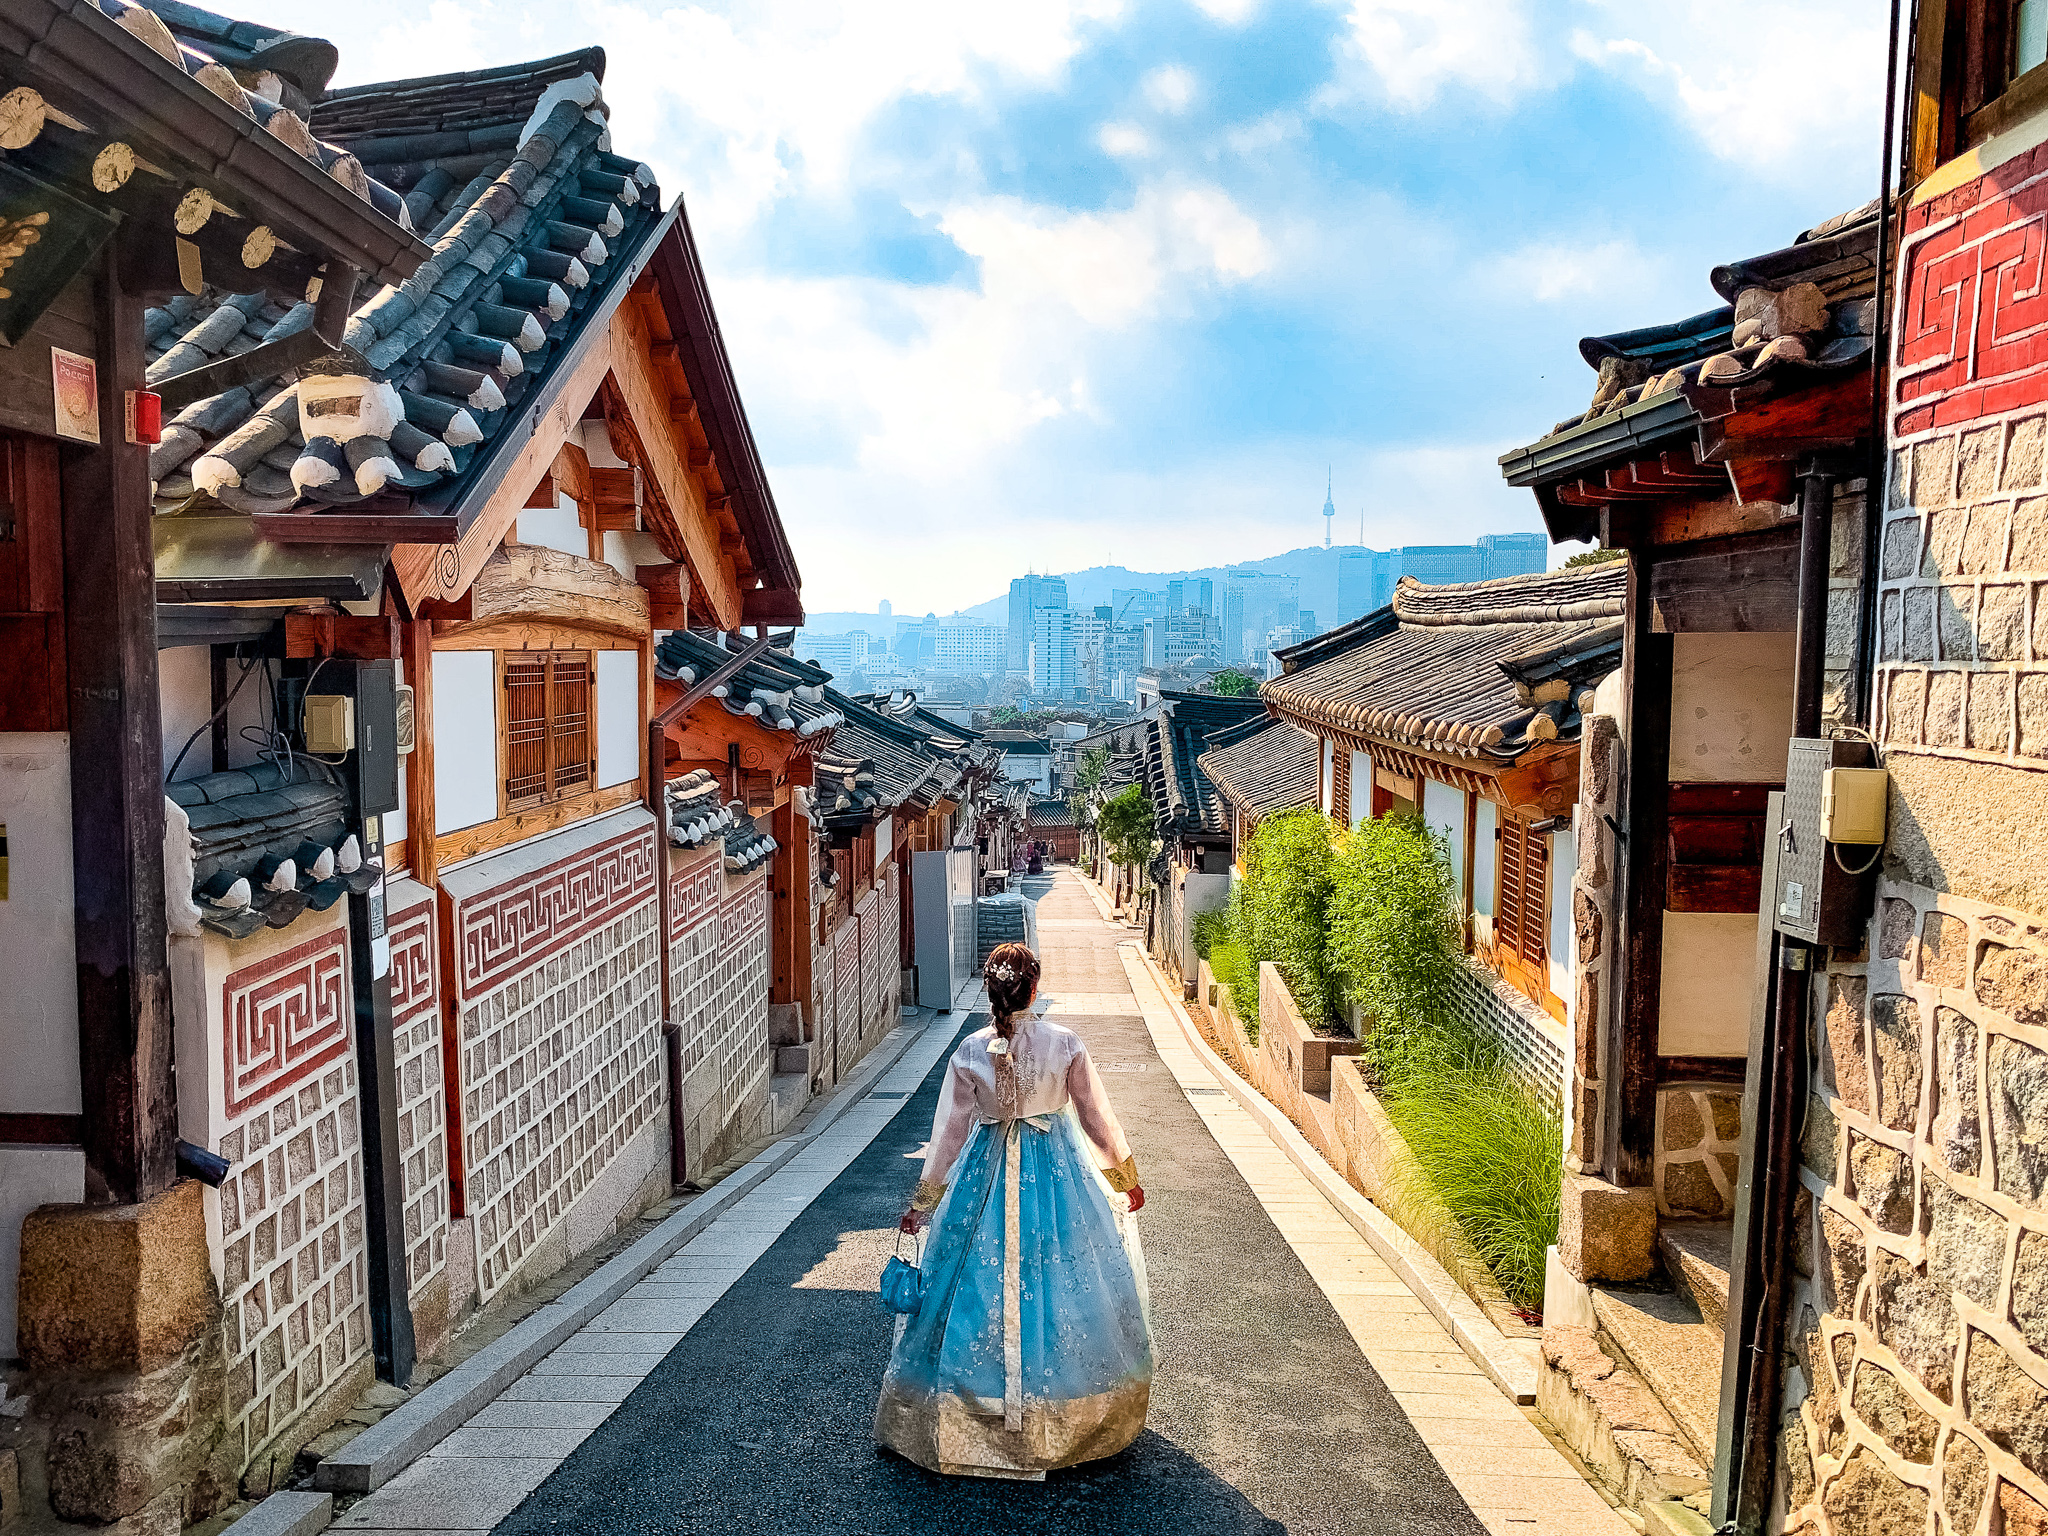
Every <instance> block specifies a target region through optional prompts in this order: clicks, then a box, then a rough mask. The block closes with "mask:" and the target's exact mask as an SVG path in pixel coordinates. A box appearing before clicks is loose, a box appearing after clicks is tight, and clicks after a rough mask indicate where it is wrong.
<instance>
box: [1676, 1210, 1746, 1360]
mask: <svg viewBox="0 0 2048 1536" xmlns="http://www.w3.org/2000/svg"><path fill="white" fill-rule="evenodd" d="M1734 1243H1735V1223H1733V1222H1732V1221H1661V1222H1659V1223H1658V1224H1657V1248H1658V1251H1659V1252H1661V1253H1662V1254H1663V1256H1664V1271H1665V1273H1666V1274H1668V1275H1670V1277H1671V1283H1672V1284H1673V1285H1675V1286H1677V1287H1678V1289H1680V1290H1681V1291H1683V1292H1685V1294H1686V1295H1688V1296H1690V1297H1691V1298H1692V1304H1693V1305H1694V1306H1696V1307H1698V1308H1699V1309H1700V1320H1701V1321H1702V1322H1704V1323H1705V1324H1706V1325H1707V1326H1708V1327H1709V1328H1711V1329H1713V1330H1714V1331H1715V1332H1716V1333H1724V1334H1725V1332H1726V1329H1725V1326H1724V1324H1723V1319H1725V1318H1726V1317H1727V1316H1728V1265H1729V1262H1730V1252H1731V1250H1732V1249H1733V1247H1734Z"/></svg>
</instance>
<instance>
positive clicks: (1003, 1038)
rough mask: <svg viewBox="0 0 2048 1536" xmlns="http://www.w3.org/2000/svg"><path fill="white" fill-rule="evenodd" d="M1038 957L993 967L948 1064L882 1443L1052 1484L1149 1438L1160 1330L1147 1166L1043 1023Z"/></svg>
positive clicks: (888, 1378)
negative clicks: (913, 1289) (921, 1259)
mask: <svg viewBox="0 0 2048 1536" xmlns="http://www.w3.org/2000/svg"><path fill="white" fill-rule="evenodd" d="M1038 972H1039V968H1038V957H1037V956H1035V955H1034V954H1032V953H1031V951H1030V950H1029V949H1028V948H1026V947H1025V946H1024V945H1022V944H1004V945H1000V946H999V947H998V948H997V949H996V951H995V952H994V953H993V954H992V955H990V956H989V959H988V964H987V966H986V967H985V968H984V970H983V977H984V979H985V980H986V981H987V983H988V999H989V1008H990V1011H991V1012H992V1013H993V1015H994V1022H993V1023H992V1024H990V1025H989V1027H988V1028H986V1029H980V1030H977V1031H975V1032H974V1033H973V1034H971V1035H969V1036H968V1037H967V1038H966V1039H965V1040H963V1041H961V1042H960V1044H959V1046H958V1048H956V1049H955V1050H954V1052H953V1059H952V1061H951V1062H950V1063H949V1064H948V1066H947V1069H946V1082H945V1086H944V1088H943V1089H941V1091H940V1094H939V1108H938V1115H937V1117H936V1119H935V1120H934V1121H933V1124H932V1138H931V1145H930V1148H929V1150H928V1152H927V1154H926V1157H925V1164H924V1175H923V1178H922V1179H921V1181H920V1182H919V1184H918V1186H917V1193H916V1195H915V1196H914V1197H913V1198H912V1200H911V1203H910V1208H909V1209H908V1210H907V1211H905V1212H904V1213H903V1220H902V1229H903V1230H904V1231H905V1232H909V1233H916V1232H918V1231H920V1230H922V1229H923V1228H924V1227H925V1225H926V1224H927V1223H930V1224H931V1228H932V1230H931V1238H930V1242H929V1243H928V1244H927V1246H926V1251H925V1263H924V1265H923V1268H924V1271H925V1275H926V1277H927V1281H926V1289H925V1293H924V1298H923V1300H922V1302H921V1303H920V1304H919V1306H918V1309H917V1311H915V1312H912V1313H909V1314H907V1315H905V1316H904V1317H903V1318H902V1319H901V1321H900V1322H899V1324H898V1331H897V1335H896V1347H895V1350H894V1352H893V1353H892V1354H891V1356H890V1358H889V1369H888V1373H887V1374H886V1375H885V1376H884V1377H883V1379H882V1397H881V1401H880V1403H879V1404H878V1405H877V1406H876V1409H875V1438H876V1439H877V1440H878V1441H880V1442H881V1443H882V1444H883V1445H884V1446H887V1447H888V1448H889V1449H891V1450H894V1451H896V1452H898V1453H900V1454H901V1455H903V1456H905V1457H907V1458H909V1459H910V1460H911V1461H914V1462H916V1463H917V1464H918V1465H919V1466H922V1467H926V1468H929V1469H930V1470H932V1471H934V1472H944V1473H949V1474H957V1475H962V1476H970V1477H1006V1478H1023V1479H1043V1478H1044V1476H1045V1474H1046V1473H1047V1472H1048V1471H1050V1470H1052V1469H1055V1468H1059V1467H1070V1466H1074V1465H1076V1464H1078V1463H1080V1462H1084V1461H1095V1460H1098V1459H1100V1458H1101V1457H1104V1456H1113V1455H1115V1454H1116V1453H1117V1452H1118V1451H1120V1450H1122V1449H1123V1448H1124V1447H1125V1446H1127V1445H1129V1444H1130V1443H1131V1441H1132V1440H1134V1439H1136V1438H1137V1435H1138V1432H1139V1431H1140V1430H1141V1429H1143V1428H1144V1427H1145V1410H1146V1406H1147V1403H1148V1401H1149V1399H1150V1396H1151V1390H1152V1334H1151V1323H1150V1318H1149V1315H1148V1306H1149V1303H1148V1301H1147V1297H1146V1290H1145V1263H1144V1257H1143V1254H1142V1251H1141V1250H1140V1248H1139V1245H1138V1232H1137V1223H1136V1222H1135V1221H1133V1220H1132V1219H1131V1218H1132V1215H1133V1213H1135V1212H1136V1211H1137V1210H1138V1208H1139V1207H1140V1206H1142V1205H1143V1204H1144V1203H1145V1191H1144V1190H1143V1188H1141V1187H1140V1185H1139V1183H1138V1169H1137V1160H1136V1159H1135V1158H1133V1157H1132V1156H1131V1149H1130V1145H1129V1143H1127V1142H1126V1141H1125V1140H1124V1133H1123V1129H1122V1127H1121V1126H1119V1125H1118V1124H1117V1119H1116V1112H1115V1111H1114V1110H1112V1109H1111V1108H1110V1105H1109V1095H1108V1094H1107V1093H1106V1092H1104V1090H1103V1086H1102V1079H1101V1078H1100V1077H1098V1076H1097V1075H1096V1071H1095V1067H1094V1064H1093V1063H1092V1062H1090V1060H1089V1059H1088V1048H1087V1046H1085V1045H1084V1044H1082V1042H1081V1038H1080V1036H1078V1035H1076V1034H1075V1033H1074V1032H1073V1031H1072V1030H1070V1029H1066V1028H1064V1027H1062V1026H1061V1025H1059V1024H1056V1023H1053V1022H1052V1021H1051V1020H1048V1019H1044V1018H1037V1017H1034V1016H1033V1015H1032V1014H1031V1011H1030V1009H1031V1002H1032V999H1033V998H1034V997H1035V996H1036V995H1037V992H1038Z"/></svg>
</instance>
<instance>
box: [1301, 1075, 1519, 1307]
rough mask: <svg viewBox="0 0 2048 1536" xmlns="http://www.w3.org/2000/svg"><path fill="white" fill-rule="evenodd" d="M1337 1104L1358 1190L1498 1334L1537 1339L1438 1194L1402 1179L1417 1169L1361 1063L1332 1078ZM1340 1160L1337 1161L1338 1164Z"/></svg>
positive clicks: (1343, 1165) (1348, 1170)
mask: <svg viewBox="0 0 2048 1536" xmlns="http://www.w3.org/2000/svg"><path fill="white" fill-rule="evenodd" d="M1330 1105H1331V1109H1332V1111H1333V1114H1334V1118H1335V1121H1336V1139H1337V1142H1338V1144H1339V1146H1340V1147H1341V1149H1342V1152H1343V1161H1342V1162H1339V1163H1338V1164H1337V1166H1338V1168H1339V1169H1340V1170H1341V1171H1342V1172H1343V1173H1344V1176H1345V1177H1346V1178H1347V1179H1348V1180H1349V1181H1350V1183H1351V1186H1352V1187H1353V1188H1354V1189H1356V1190H1358V1192H1359V1193H1360V1194H1362V1195H1364V1196H1365V1197H1366V1198H1367V1199H1368V1200H1370V1201H1372V1203H1373V1204H1374V1205H1376V1206H1378V1207H1379V1208H1380V1209H1381V1210H1383V1211H1385V1212H1386V1213H1387V1215H1388V1216H1390V1217H1392V1218H1393V1220H1394V1223H1395V1225H1397V1226H1398V1227H1400V1228H1401V1230H1402V1231H1404V1232H1406V1233H1407V1234H1408V1235H1409V1236H1410V1237H1412V1238H1414V1239H1415V1241H1416V1242H1418V1243H1420V1244H1421V1245H1422V1247H1423V1249H1424V1250H1425V1251H1426V1252H1427V1253H1428V1254H1429V1256H1430V1257H1431V1258H1433V1259H1435V1260H1436V1261H1437V1263H1439V1264H1441V1265H1443V1267H1444V1269H1445V1270H1446V1271H1447V1272H1448V1273H1449V1274H1450V1276H1451V1277H1452V1278H1453V1279H1454V1280H1456V1281H1457V1282H1458V1285H1459V1287H1460V1288H1461V1289H1462V1290H1463V1291H1464V1292H1465V1294H1466V1295H1468V1296H1470V1297H1471V1298H1472V1300H1473V1301H1474V1302H1475V1303H1477V1304H1478V1306H1479V1307H1480V1309H1481V1310H1482V1311H1484V1312H1485V1313H1486V1315H1487V1317H1488V1318H1489V1319H1491V1320H1492V1322H1493V1324H1494V1326H1495V1327H1497V1328H1499V1329H1500V1331H1501V1332H1502V1333H1503V1334H1505V1335H1506V1336H1508V1337H1509V1338H1517V1337H1529V1338H1534V1337H1535V1336H1536V1333H1537V1331H1538V1330H1536V1329H1533V1328H1531V1327H1530V1326H1529V1325H1528V1324H1527V1323H1524V1322H1523V1321H1522V1319H1521V1316H1520V1314H1519V1313H1517V1312H1516V1311H1515V1309H1514V1306H1513V1305H1512V1304H1511V1303H1510V1302H1509V1301H1508V1299H1507V1296H1506V1294H1505V1293H1504V1292H1503V1291H1502V1290H1501V1288H1500V1283H1499V1282H1498V1281H1496V1280H1495V1279H1494V1278H1493V1272H1492V1271H1491V1270H1489V1269H1488V1268H1487V1267H1486V1264H1485V1262H1484V1261H1483V1260H1481V1258H1480V1257H1479V1255H1478V1254H1477V1253H1476V1252H1474V1251H1473V1248H1472V1244H1471V1242H1470V1241H1469V1240H1468V1239H1467V1238H1466V1236H1465V1233H1464V1230H1463V1229H1462V1228H1460V1227H1459V1225H1458V1223H1457V1221H1456V1220H1455V1219H1454V1218H1453V1217H1452V1215H1451V1213H1450V1212H1449V1211H1448V1210H1446V1209H1445V1208H1444V1205H1443V1203H1442V1202H1441V1201H1440V1200H1438V1199H1437V1198H1436V1197H1435V1195H1434V1194H1433V1193H1431V1192H1430V1191H1428V1190H1426V1189H1419V1188H1417V1187H1415V1184H1414V1181H1412V1180H1407V1179H1402V1178H1400V1177H1399V1176H1398V1175H1397V1174H1396V1172H1395V1170H1396V1169H1398V1168H1401V1167H1403V1166H1406V1165H1408V1164H1409V1161H1410V1158H1409V1152H1408V1148H1407V1144H1406V1143H1404V1142H1403V1141H1402V1140H1401V1133H1400V1132H1399V1131H1397V1130H1395V1129H1394V1123H1393V1122H1392V1121H1391V1120H1389V1119H1388V1118H1387V1111H1386V1108H1385V1106H1383V1105H1382V1104H1381V1103H1380V1101H1379V1096H1378V1095H1377V1094H1375V1093H1374V1092H1373V1091H1372V1090H1371V1089H1370V1088H1368V1087H1367V1086H1366V1084H1365V1074H1364V1072H1363V1071H1362V1070H1361V1069H1360V1064H1359V1063H1358V1062H1357V1061H1356V1060H1350V1061H1339V1062H1337V1063H1336V1064H1335V1067H1334V1069H1333V1070H1332V1072H1331V1085H1330ZM1333 1161H1334V1159H1333Z"/></svg>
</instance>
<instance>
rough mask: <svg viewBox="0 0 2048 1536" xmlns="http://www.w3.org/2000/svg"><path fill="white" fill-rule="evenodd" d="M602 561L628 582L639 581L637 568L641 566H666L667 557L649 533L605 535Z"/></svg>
mask: <svg viewBox="0 0 2048 1536" xmlns="http://www.w3.org/2000/svg"><path fill="white" fill-rule="evenodd" d="M604 561H605V564H606V565H609V566H610V567H611V568H612V569H613V570H615V571H617V572H618V573H619V574H620V575H621V576H623V577H625V578H626V580H628V581H637V580H638V579H639V568H640V567H641V566H643V565H667V564H668V563H669V561H668V556H667V555H664V554H663V553H662V552H661V546H660V545H659V544H657V543H655V542H654V535H653V534H651V533H637V532H636V533H607V534H606V535H605V536H604Z"/></svg>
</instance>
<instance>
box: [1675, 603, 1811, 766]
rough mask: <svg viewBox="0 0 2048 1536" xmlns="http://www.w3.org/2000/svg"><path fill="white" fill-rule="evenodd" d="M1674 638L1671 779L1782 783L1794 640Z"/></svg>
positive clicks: (1715, 636)
mask: <svg viewBox="0 0 2048 1536" xmlns="http://www.w3.org/2000/svg"><path fill="white" fill-rule="evenodd" d="M1672 642H1673V643H1672V673H1671V777H1672V779H1673V780H1674V781H1675V782H1679V783H1695V784H1697V783H1705V784H1721V783H1749V784H1759V783H1761V784H1778V783H1782V782H1784V778H1785V756H1786V743H1787V742H1788V741H1789V740H1790V739H1791V736H1792V637H1791V636H1790V635H1789V634H1764V635H1737V634H1682V635H1674V636H1673V637H1672Z"/></svg>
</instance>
